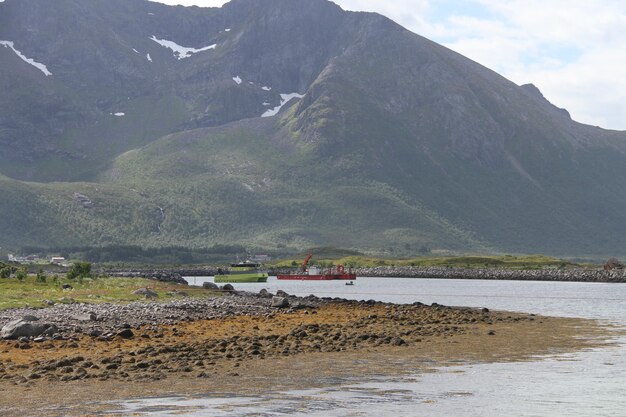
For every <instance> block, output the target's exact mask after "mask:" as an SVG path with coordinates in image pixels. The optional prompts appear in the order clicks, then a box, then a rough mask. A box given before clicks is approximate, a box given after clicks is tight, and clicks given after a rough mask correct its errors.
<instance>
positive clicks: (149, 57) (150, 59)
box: [146, 54, 152, 62]
mask: <svg viewBox="0 0 626 417" xmlns="http://www.w3.org/2000/svg"><path fill="white" fill-rule="evenodd" d="M146 59H147V60H148V61H150V62H152V57H151V56H150V54H146Z"/></svg>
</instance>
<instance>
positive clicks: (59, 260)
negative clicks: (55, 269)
mask: <svg viewBox="0 0 626 417" xmlns="http://www.w3.org/2000/svg"><path fill="white" fill-rule="evenodd" d="M50 263H51V264H55V265H62V264H64V263H65V258H64V257H62V256H53V257H52V258H50Z"/></svg>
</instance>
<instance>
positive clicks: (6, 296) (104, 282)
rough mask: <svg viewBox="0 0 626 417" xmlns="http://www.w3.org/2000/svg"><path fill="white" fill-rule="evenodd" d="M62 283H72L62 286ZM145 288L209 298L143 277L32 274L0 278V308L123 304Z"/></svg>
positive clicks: (163, 296) (161, 294) (168, 295)
mask: <svg viewBox="0 0 626 417" xmlns="http://www.w3.org/2000/svg"><path fill="white" fill-rule="evenodd" d="M64 284H69V285H71V286H72V288H71V289H63V288H62V286H63V285H64ZM139 288H149V289H150V290H152V291H154V292H156V293H157V294H158V298H157V299H158V300H171V299H175V298H180V297H196V298H197V297H212V296H216V295H217V293H216V292H212V291H209V290H206V289H203V288H201V287H193V286H186V285H181V284H176V283H171V282H160V281H155V280H150V279H146V278H117V277H116V278H104V277H103V278H83V279H82V280H80V279H67V278H65V277H57V278H56V279H55V278H53V277H47V279H46V282H38V281H37V278H36V276H35V275H28V276H27V277H26V278H25V279H24V280H22V281H20V280H18V279H16V278H0V310H5V309H9V308H20V307H32V308H40V307H46V306H48V305H49V304H50V302H53V303H55V304H60V303H66V304H67V303H89V304H96V303H127V302H131V301H138V300H145V299H146V297H145V296H143V295H135V294H133V291H135V290H137V289H139Z"/></svg>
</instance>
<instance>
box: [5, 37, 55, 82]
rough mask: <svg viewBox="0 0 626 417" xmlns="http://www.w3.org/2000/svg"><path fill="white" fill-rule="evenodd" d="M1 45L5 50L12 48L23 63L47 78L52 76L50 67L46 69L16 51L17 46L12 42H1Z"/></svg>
mask: <svg viewBox="0 0 626 417" xmlns="http://www.w3.org/2000/svg"><path fill="white" fill-rule="evenodd" d="M0 45H3V46H4V47H5V48H11V49H12V50H13V52H15V53H16V54H17V56H19V57H20V59H22V61H24V62H26V63H28V64H30V65H32V66H33V67H35V68H37V69H38V70H39V71H41V72H43V73H44V74H45V75H46V77H47V76H48V75H52V73H51V72H50V71H48V67H46V66H45V65H44V64H42V63H40V62H37V61H35V60H34V59H32V58H27V57H26V56H25V55H24V54H23V53H21V52H20V51H18V50H17V49H15V45H14V44H13V42H11V41H0Z"/></svg>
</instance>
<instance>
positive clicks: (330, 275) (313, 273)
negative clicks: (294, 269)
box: [276, 254, 356, 281]
mask: <svg viewBox="0 0 626 417" xmlns="http://www.w3.org/2000/svg"><path fill="white" fill-rule="evenodd" d="M312 256H313V255H311V254H309V255H308V256H307V257H306V259H305V260H304V262H302V265H301V266H300V271H299V272H298V273H295V274H278V275H276V278H277V279H299V280H317V281H327V280H332V279H343V280H355V279H356V274H355V273H354V272H352V268H348V271H346V269H345V268H344V266H343V265H337V266H336V267H333V268H329V269H325V270H321V271H320V270H319V269H318V268H317V267H315V266H312V267H310V268H307V264H308V263H309V261H310V260H311V257H312Z"/></svg>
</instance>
